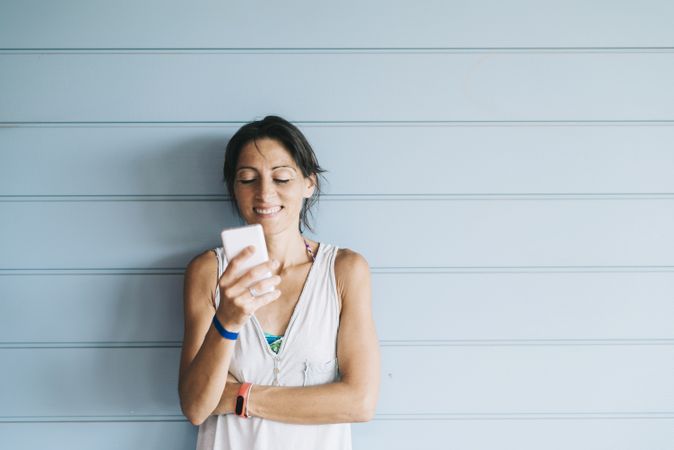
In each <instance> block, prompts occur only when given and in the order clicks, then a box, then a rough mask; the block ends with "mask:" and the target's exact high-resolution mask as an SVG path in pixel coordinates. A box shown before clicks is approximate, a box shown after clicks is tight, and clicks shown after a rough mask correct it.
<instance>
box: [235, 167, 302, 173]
mask: <svg viewBox="0 0 674 450" xmlns="http://www.w3.org/2000/svg"><path fill="white" fill-rule="evenodd" d="M282 168H288V169H292V170H294V171H295V172H297V170H296V169H295V168H294V167H293V166H275V167H272V168H271V170H276V169H282ZM243 169H250V170H254V171H256V172H257V169H256V168H255V167H250V166H241V167H239V168H238V169H236V171H237V172H238V171H239V170H243Z"/></svg>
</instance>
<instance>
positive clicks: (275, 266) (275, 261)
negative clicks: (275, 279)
mask: <svg viewBox="0 0 674 450" xmlns="http://www.w3.org/2000/svg"><path fill="white" fill-rule="evenodd" d="M279 264H280V263H279V262H278V261H277V260H273V261H272V262H271V266H272V267H273V268H274V269H277V268H278V266H279Z"/></svg>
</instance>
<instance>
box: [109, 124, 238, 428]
mask: <svg viewBox="0 0 674 450" xmlns="http://www.w3.org/2000/svg"><path fill="white" fill-rule="evenodd" d="M226 142H227V140H226V139H222V137H220V136H215V135H209V136H204V137H197V138H195V139H188V140H184V141H181V142H177V143H176V144H175V145H174V146H172V147H171V148H167V149H164V151H161V152H154V153H144V154H143V158H142V159H140V158H139V159H134V160H130V163H131V164H132V166H133V167H129V172H130V173H133V174H134V176H135V177H138V178H137V179H136V180H133V181H134V182H135V183H136V185H137V186H142V189H141V190H142V192H166V194H167V195H171V196H182V195H189V196H193V195H196V196H199V197H198V198H180V197H173V198H166V199H164V198H161V199H158V203H155V204H154V205H152V207H149V208H146V209H145V210H144V211H142V212H141V216H143V220H141V221H140V222H139V223H141V224H142V226H143V227H146V228H145V229H138V230H134V233H135V236H134V237H133V239H134V240H135V239H141V240H143V241H144V242H142V245H140V247H142V248H144V249H148V250H149V251H150V252H151V253H152V254H153V255H160V256H162V257H160V258H156V259H154V260H149V259H147V258H143V256H142V255H139V257H138V259H139V260H140V261H141V262H140V263H139V264H138V265H137V266H135V267H132V269H133V270H131V271H129V273H125V274H120V275H114V276H115V277H116V278H117V279H118V283H119V284H118V285H117V292H115V294H114V295H115V299H114V301H111V302H110V304H111V305H115V306H116V308H115V309H114V310H112V311H110V312H111V316H110V317H107V318H106V319H105V320H104V321H103V323H106V324H107V325H108V326H109V327H110V329H109V330H106V331H105V332H103V333H102V334H103V335H106V336H114V337H113V338H111V339H112V340H113V341H114V342H119V343H120V348H112V349H100V350H101V351H99V352H98V354H97V355H98V358H97V359H98V361H97V364H96V366H97V372H98V373H99V375H101V377H100V378H99V380H100V384H101V387H105V389H107V390H109V394H108V395H103V396H102V397H103V398H102V401H104V402H111V404H117V405H118V406H119V408H126V410H124V411H122V412H123V413H124V414H128V415H130V416H134V415H166V414H168V415H176V414H177V415H181V414H182V413H181V411H180V403H179V398H178V370H179V363H180V346H181V344H182V339H183V326H184V323H183V277H184V274H183V271H184V269H185V267H186V266H187V264H188V263H189V261H190V260H191V259H192V258H193V257H195V256H197V255H199V254H200V253H202V252H204V251H207V250H209V249H211V248H214V247H217V246H219V245H220V242H219V241H220V235H219V234H220V230H221V229H222V228H225V227H232V226H237V225H239V224H240V219H239V218H238V217H236V216H235V215H234V214H232V212H231V208H230V205H229V203H228V201H225V200H223V199H222V196H224V195H226V188H225V186H224V184H223V183H222V164H223V161H224V148H225V145H226ZM210 196H218V197H216V198H212V199H211V198H209V197H210ZM177 202H180V203H181V205H180V208H175V207H174V206H175V204H176V203H177ZM192 207H194V208H192ZM158 224H161V226H158ZM174 224H179V226H173V225H174ZM213 278H214V280H215V278H216V274H213ZM113 409H118V408H113Z"/></svg>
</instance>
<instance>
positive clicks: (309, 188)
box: [303, 173, 316, 198]
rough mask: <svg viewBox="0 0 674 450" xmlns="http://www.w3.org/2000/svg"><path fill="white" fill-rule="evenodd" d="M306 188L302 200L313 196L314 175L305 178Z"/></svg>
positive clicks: (314, 188)
mask: <svg viewBox="0 0 674 450" xmlns="http://www.w3.org/2000/svg"><path fill="white" fill-rule="evenodd" d="M306 182H307V184H306V186H305V189H304V196H303V197H304V198H309V197H311V196H312V195H314V191H315V190H316V174H315V173H312V174H311V175H309V176H308V177H306Z"/></svg>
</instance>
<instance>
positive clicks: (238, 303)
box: [216, 246, 281, 333]
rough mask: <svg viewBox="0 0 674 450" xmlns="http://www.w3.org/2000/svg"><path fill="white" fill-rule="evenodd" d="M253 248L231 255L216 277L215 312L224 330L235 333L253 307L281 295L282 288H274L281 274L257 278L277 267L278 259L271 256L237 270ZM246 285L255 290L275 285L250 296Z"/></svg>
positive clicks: (248, 316) (260, 305)
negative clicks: (218, 276) (242, 270)
mask: <svg viewBox="0 0 674 450" xmlns="http://www.w3.org/2000/svg"><path fill="white" fill-rule="evenodd" d="M254 248H255V247H253V246H248V247H246V248H245V249H244V250H242V251H241V252H240V253H239V254H238V255H236V256H235V257H234V258H232V260H231V261H229V263H228V264H227V268H226V269H225V271H224V272H223V274H222V276H221V277H220V279H219V280H218V286H219V288H220V305H218V310H217V311H216V315H217V316H218V320H219V321H220V322H221V323H222V324H223V326H224V327H225V328H226V329H227V330H229V331H233V332H235V333H236V332H239V330H241V328H243V326H244V325H245V323H246V322H247V321H248V319H249V318H250V316H252V315H253V313H255V311H257V310H258V309H259V308H261V307H262V306H264V305H267V304H269V303H271V302H273V301H274V300H276V299H277V298H279V297H280V295H281V291H279V290H278V289H276V288H275V286H277V285H278V284H279V283H280V282H281V277H279V276H278V275H274V276H272V277H270V278H265V279H264V280H260V278H261V277H262V276H263V275H264V274H265V273H267V272H271V273H274V271H275V270H276V269H277V268H278V261H274V260H270V261H267V262H264V263H262V264H258V265H257V266H254V267H251V268H250V269H248V270H247V271H246V272H244V273H243V274H239V272H240V267H241V264H242V263H243V262H244V261H246V260H247V259H249V258H250V257H251V256H252V255H253V251H254ZM256 280H260V281H256ZM249 287H250V288H253V289H254V290H255V291H256V292H264V291H266V290H267V289H270V288H271V287H274V290H272V291H270V292H267V293H265V294H261V295H256V296H255V297H253V296H252V295H251V293H250V290H249V289H248V288H249Z"/></svg>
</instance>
